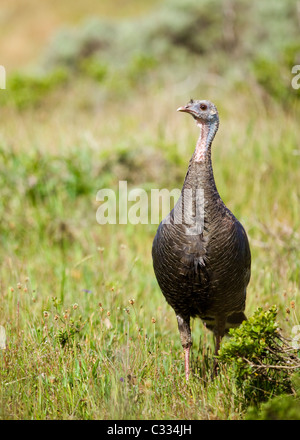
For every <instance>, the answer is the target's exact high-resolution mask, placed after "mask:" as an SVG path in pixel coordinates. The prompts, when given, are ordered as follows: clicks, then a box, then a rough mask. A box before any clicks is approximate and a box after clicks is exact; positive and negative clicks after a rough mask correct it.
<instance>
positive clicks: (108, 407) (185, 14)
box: [0, 0, 300, 419]
mask: <svg viewBox="0 0 300 440" xmlns="http://www.w3.org/2000/svg"><path fill="white" fill-rule="evenodd" d="M85 3H88V2H85ZM103 3H105V2H103ZM138 3H139V2H138ZM109 4H111V2H109ZM139 4H140V3H139ZM221 4H222V6H220V5H221ZM181 5H182V2H180V1H178V2H177V1H176V2H174V1H171V2H161V5H160V6H159V7H156V9H155V10H154V11H150V12H149V13H148V15H142V16H140V17H134V16H133V17H128V18H126V19H121V18H120V19H118V20H117V19H116V18H114V19H111V20H110V19H105V20H104V19H103V18H102V19H101V20H100V19H99V20H98V19H93V20H86V21H85V22H83V23H82V24H81V25H78V26H77V27H73V28H72V29H70V28H69V29H62V30H61V31H59V32H58V33H57V34H56V36H55V37H54V38H53V40H52V43H51V44H49V46H48V47H47V48H46V49H45V51H44V54H43V56H42V57H41V59H39V60H37V61H36V63H35V68H32V69H31V70H29V68H28V69H26V71H25V70H17V71H16V72H12V73H11V74H8V75H7V90H5V91H4V90H1V91H0V103H1V128H0V157H1V160H0V187H1V197H0V214H1V222H0V232H1V233H0V242H1V247H0V257H1V266H0V295H1V301H0V326H2V327H0V347H1V348H0V417H1V418H2V419H96V418H98V419H104V418H105V419H125V418H126V419H151V418H152V419H162V418H165V419H245V418H257V419H268V418H269V419H276V418H277V419H280V418H281V419H282V418H299V417H300V410H299V384H298V381H299V372H298V371H297V368H294V367H295V366H297V365H298V364H297V362H299V349H297V347H294V345H295V344H294V345H293V338H294V342H295V341H296V342H297V335H298V334H297V333H295V332H294V330H295V329H296V330H295V331H297V327H295V326H297V325H299V306H300V304H299V285H300V261H299V248H300V235H299V227H300V211H299V201H300V192H299V188H300V182H299V160H300V150H299V137H300V130H299V89H298V90H295V89H293V88H292V87H291V80H292V73H291V65H293V64H300V60H299V47H297V45H296V44H294V41H296V40H295V35H297V32H298V26H299V25H298V22H297V16H296V12H295V10H294V9H293V8H294V2H291V1H286V2H284V3H283V2H281V3H280V5H279V3H278V2H277V1H275V0H274V1H271V2H270V1H268V2H265V1H263V2H258V1H257V2H252V3H251V4H249V2H246V1H245V2H244V1H238V2H235V1H229V2H218V1H203V2H199V1H192V0H189V1H188V2H185V7H184V8H182V6H181ZM57 7H58V6H57ZM110 7H111V6H110ZM270 10H272V14H270ZM166 11H167V12H168V13H166ZM231 30H233V33H232V32H231ZM212 48H213V49H212ZM273 74H274V76H273ZM191 96H192V97H194V98H197V97H199V98H207V99H210V100H212V101H213V102H215V104H216V105H217V106H218V109H219V112H220V118H221V124H220V128H219V132H218V134H217V136H216V139H215V142H214V148H213V163H214V171H215V178H216V182H217V186H218V189H219V191H220V194H221V196H222V198H223V200H224V201H225V203H226V204H227V206H228V207H229V208H230V209H231V210H232V211H233V212H234V213H235V215H236V216H237V217H238V218H239V219H241V221H242V223H243V224H244V226H245V228H246V230H247V233H248V235H249V238H250V245H251V250H252V260H253V263H252V277H251V282H250V285H249V289H248V296H247V309H246V314H247V316H248V317H249V320H248V321H247V323H245V325H242V326H241V327H240V328H239V329H237V330H235V331H234V332H232V334H231V336H230V338H229V339H225V340H224V342H223V345H222V350H221V352H220V371H219V375H218V376H217V377H215V378H212V377H211V368H212V361H213V356H212V353H213V337H212V335H211V334H210V333H209V332H207V331H206V329H205V328H204V327H203V325H202V324H201V323H200V322H199V321H198V320H195V321H193V323H192V324H193V336H194V344H193V352H192V365H193V374H192V375H191V379H190V381H189V383H188V384H187V383H186V382H185V378H184V360H183V357H182V356H183V354H182V348H181V345H180V340H179V336H178V331H177V323H176V318H175V315H174V314H173V312H172V310H171V309H170V307H169V306H168V305H167V304H166V302H165V300H164V299H163V296H162V294H161V293H160V290H159V287H158V285H157V283H156V281H155V277H154V273H153V269H152V260H151V246H152V240H153V237H154V234H155V231H156V228H157V225H155V224H150V221H149V224H147V225H144V224H137V225H133V224H130V223H128V224H125V225H123V224H122V225H119V224H116V225H108V224H107V225H99V224H98V223H97V221H96V212H97V209H98V206H99V202H97V201H96V195H97V192H98V190H99V189H102V188H111V189H114V190H116V191H117V190H118V184H119V181H120V180H126V181H127V182H128V190H130V189H132V188H137V187H138V188H143V189H144V190H145V191H147V194H148V195H149V197H150V191H151V189H152V188H160V189H161V188H168V189H170V190H171V189H173V188H180V187H181V185H182V182H183V179H184V176H185V173H186V168H187V163H188V160H189V158H190V156H191V154H192V151H193V147H194V145H195V142H196V138H197V135H198V132H197V128H196V127H195V126H194V125H193V121H192V120H191V119H190V118H188V117H186V118H185V116H184V115H180V114H178V113H176V108H178V107H179V106H180V105H182V104H185V103H186V102H187V101H188V100H189V99H190V97H191ZM132 204H133V202H128V207H130V206H132ZM149 217H150V214H149ZM149 220H150V219H149ZM275 304H276V306H277V307H276V309H275V308H274V307H273V306H274V305H275ZM258 307H259V309H258ZM275 323H276V324H275ZM278 327H280V331H278ZM3 329H4V330H3ZM4 332H5V337H4ZM289 347H292V348H293V351H289ZM290 356H293V357H292V358H291V357H290ZM297 356H298V357H297ZM239 359H241V361H239ZM291 359H292V361H293V362H294V363H293V368H291V369H287V368H285V367H286V366H287V365H289V366H290V365H291V364H290V362H291ZM269 365H272V366H276V365H277V366H280V367H283V368H278V369H275V368H274V369H271V367H270V368H269V367H268V366H269ZM254 373H255V374H254ZM269 379H270V380H269ZM284 409H285V410H284Z"/></svg>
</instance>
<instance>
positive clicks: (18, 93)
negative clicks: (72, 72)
mask: <svg viewBox="0 0 300 440" xmlns="http://www.w3.org/2000/svg"><path fill="white" fill-rule="evenodd" d="M67 78H68V73H67V71H66V70H65V69H62V68H57V69H55V70H54V71H52V72H51V73H48V74H45V75H34V74H24V73H20V72H16V73H13V74H12V75H10V76H9V77H8V80H7V88H6V91H5V93H3V94H1V95H0V96H1V98H2V104H11V105H13V106H14V107H16V108H18V109H23V108H25V107H32V106H35V105H37V104H39V103H40V102H41V100H42V99H43V98H44V97H45V96H46V95H47V94H48V93H49V92H50V91H52V90H53V89H55V88H56V87H57V86H59V85H61V84H63V83H65V82H66V80H67Z"/></svg>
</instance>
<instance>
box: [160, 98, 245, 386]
mask: <svg viewBox="0 0 300 440" xmlns="http://www.w3.org/2000/svg"><path fill="white" fill-rule="evenodd" d="M178 111H180V112H186V113H190V114H191V115H192V116H193V118H194V119H195V120H196V123H197V125H198V126H199V127H200V129H201V131H200V136H199V139H198V142H197V144H196V148H195V151H194V154H193V156H192V158H191V160H190V163H189V166H188V170H187V174H186V177H185V180H184V184H183V188H182V191H181V195H180V197H179V200H178V202H177V203H176V205H175V206H174V208H173V210H172V211H171V212H170V213H169V214H168V216H167V217H166V218H165V219H164V220H163V221H162V222H161V223H160V225H159V227H158V229H157V232H156V235H155V238H154V241H153V246H152V257H153V267H154V272H155V275H156V278H157V281H158V284H159V286H160V288H161V290H162V293H163V294H164V296H165V298H166V300H167V302H168V303H169V304H170V305H171V306H172V308H173V309H174V311H175V313H176V317H177V321H178V329H179V332H180V338H181V343H182V346H183V348H184V351H185V376H186V380H188V378H189V353H190V347H191V345H192V337H191V329H190V318H191V317H192V318H194V317H200V318H201V320H202V321H203V322H204V323H205V325H206V327H207V328H208V329H210V330H212V331H213V332H214V334H215V340H216V344H215V354H217V353H218V350H219V348H220V342H221V339H222V337H223V336H224V334H225V333H226V332H227V331H228V329H229V328H231V327H236V326H238V325H239V324H241V323H242V321H243V320H245V319H246V316H245V315H244V309H245V300H246V287H247V285H248V283H249V280H250V266H251V254H250V248H249V243H248V239H247V235H246V232H245V230H244V228H243V226H242V225H241V223H240V222H239V221H238V220H237V219H236V218H235V216H234V215H233V214H232V213H231V212H230V211H229V209H228V208H227V207H226V206H225V204H224V203H223V201H222V199H221V198H220V195H219V193H218V191H217V188H216V184H215V180H214V175H213V169H212V163H211V144H212V141H213V139H214V137H215V134H216V132H217V130H218V127H219V115H218V111H217V108H216V107H215V105H214V104H212V103H211V102H209V101H206V100H201V101H199V100H195V101H194V100H192V99H191V101H190V102H189V103H188V104H187V105H186V106H184V107H180V108H178ZM201 195H204V197H203V198H202V197H201ZM202 214H204V216H203V215H202ZM203 217H204V218H203Z"/></svg>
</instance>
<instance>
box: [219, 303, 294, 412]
mask: <svg viewBox="0 0 300 440" xmlns="http://www.w3.org/2000/svg"><path fill="white" fill-rule="evenodd" d="M276 317H277V308H276V306H273V307H271V308H270V309H269V310H266V311H264V310H263V309H262V308H258V309H257V310H256V312H255V313H254V315H253V316H252V317H250V318H249V320H248V321H244V322H243V323H242V325H241V326H240V327H239V328H237V329H231V330H230V332H229V334H230V336H231V339H230V340H228V341H227V342H225V343H224V344H223V346H222V348H221V350H220V355H219V361H220V363H221V364H223V365H224V364H226V367H227V369H228V368H229V371H228V372H229V374H230V376H231V377H232V378H233V380H234V381H235V383H236V386H237V388H238V389H239V390H240V391H241V392H242V396H243V398H244V400H245V403H246V404H253V405H255V404H258V403H259V402H262V401H265V400H267V399H268V398H270V397H272V396H276V395H279V394H282V393H290V392H291V391H292V389H293V386H292V382H291V373H292V372H294V371H295V370H297V369H299V370H300V360H299V358H298V357H297V352H296V350H294V349H293V348H292V347H290V345H289V344H288V343H287V341H286V340H285V339H284V338H283V336H282V335H281V333H280V332H279V329H278V324H277V322H276Z"/></svg>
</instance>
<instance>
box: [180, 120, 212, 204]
mask: <svg viewBox="0 0 300 440" xmlns="http://www.w3.org/2000/svg"><path fill="white" fill-rule="evenodd" d="M198 125H200V136H199V139H198V141H197V144H196V148H195V151H194V154H193V156H192V157H191V160H190V163H189V167H188V171H187V174H186V177H185V181H184V184H183V189H184V188H192V189H195V190H196V189H202V190H204V192H205V194H204V196H205V197H208V198H212V197H213V198H215V197H216V196H217V197H219V194H218V191H217V188H216V184H215V179H214V173H213V169H212V162H211V144H212V141H213V139H214V137H215V135H216V133H217V131H218V127H219V122H218V120H215V121H213V122H210V123H209V124H205V123H198ZM193 193H194V191H193Z"/></svg>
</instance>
